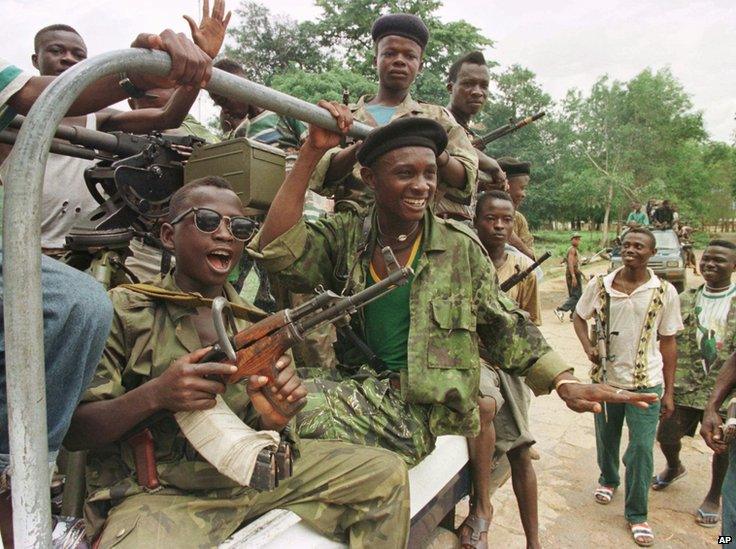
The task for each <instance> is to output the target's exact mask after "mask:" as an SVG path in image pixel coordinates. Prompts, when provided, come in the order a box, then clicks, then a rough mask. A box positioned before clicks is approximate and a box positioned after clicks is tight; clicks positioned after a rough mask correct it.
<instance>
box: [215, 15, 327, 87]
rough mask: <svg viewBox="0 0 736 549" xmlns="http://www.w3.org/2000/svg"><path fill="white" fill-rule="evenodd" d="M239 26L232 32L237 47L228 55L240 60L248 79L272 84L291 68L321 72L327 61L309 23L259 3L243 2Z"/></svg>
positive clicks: (228, 51) (230, 50) (228, 48)
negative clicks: (315, 44)
mask: <svg viewBox="0 0 736 549" xmlns="http://www.w3.org/2000/svg"><path fill="white" fill-rule="evenodd" d="M235 14H236V16H237V17H236V22H237V23H236V24H234V25H232V26H231V28H230V29H229V30H228V34H229V35H230V37H231V38H233V39H234V40H235V43H236V45H235V47H229V46H228V47H227V48H226V50H225V55H226V56H228V57H230V58H231V59H234V60H235V61H238V62H239V63H240V64H241V65H242V66H243V68H244V69H245V74H246V77H247V78H249V79H251V80H255V81H256V82H262V83H264V84H266V85H270V83H271V80H272V78H273V77H274V75H277V74H282V73H283V72H284V71H286V70H287V69H289V68H290V67H293V68H297V69H301V70H320V68H322V67H324V66H325V64H326V62H327V60H328V59H327V58H325V57H324V56H322V55H321V53H320V51H319V50H317V49H315V48H314V46H313V45H312V42H313V37H312V35H311V34H310V31H311V29H310V27H311V25H310V24H309V23H299V22H298V21H296V20H294V19H291V18H290V17H287V16H282V15H273V14H272V13H271V11H270V10H269V9H268V8H267V7H265V6H264V5H262V4H259V3H257V2H250V1H243V2H242V3H241V4H240V7H239V8H238V9H236V10H235Z"/></svg>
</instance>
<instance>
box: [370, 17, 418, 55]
mask: <svg viewBox="0 0 736 549" xmlns="http://www.w3.org/2000/svg"><path fill="white" fill-rule="evenodd" d="M371 36H373V42H378V41H379V40H380V39H381V38H383V37H384V36H403V37H404V38H408V39H409V40H414V42H416V43H417V44H419V45H420V46H421V47H422V51H424V48H426V47H427V41H428V40H429V29H427V25H425V24H424V21H422V20H421V19H420V18H419V17H417V16H416V15H412V14H411V13H391V14H388V15H382V16H381V17H379V18H378V19H376V21H375V22H374V23H373V28H372V29H371Z"/></svg>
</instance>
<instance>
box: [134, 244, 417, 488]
mask: <svg viewBox="0 0 736 549" xmlns="http://www.w3.org/2000/svg"><path fill="white" fill-rule="evenodd" d="M381 251H382V253H383V257H384V259H385V261H386V265H387V266H388V267H389V274H388V276H387V277H386V278H384V279H383V280H381V281H380V282H378V283H376V284H374V285H372V286H370V287H368V288H366V289H364V290H362V291H360V292H358V293H356V294H354V295H347V296H346V295H338V294H336V293H334V292H331V291H325V290H323V289H318V290H317V295H316V296H315V297H313V298H312V299H310V300H309V301H307V302H306V303H303V304H302V305H299V306H297V307H294V308H293V309H284V310H283V311H280V312H277V313H275V314H273V315H270V316H268V317H266V318H264V319H263V320H261V321H259V322H257V323H256V324H253V325H251V326H249V327H248V328H246V329H245V330H242V331H240V332H237V333H235V334H234V335H233V336H230V335H229V334H228V329H227V325H226V324H230V326H231V327H232V326H234V324H235V319H234V315H233V312H232V310H231V308H230V304H229V303H228V302H227V301H226V300H225V299H224V298H216V299H214V300H213V302H212V312H213V315H212V316H213V322H214V325H215V332H216V333H217V338H218V341H217V343H216V344H215V345H214V347H213V348H212V350H211V351H210V352H209V353H208V354H207V355H206V356H205V357H204V358H203V359H202V361H201V362H223V363H228V364H235V365H236V366H237V368H238V369H237V371H236V372H235V373H233V374H231V375H229V376H226V377H225V379H223V380H222V381H223V382H224V383H237V382H238V381H241V380H243V379H244V378H247V377H248V376H251V375H260V376H265V377H267V378H268V383H267V384H266V386H265V387H264V388H263V394H264V395H265V396H266V398H268V400H269V401H270V402H271V404H272V405H273V406H274V407H275V408H276V409H277V410H278V411H279V412H280V413H281V414H282V415H284V416H285V417H292V416H294V415H295V414H296V413H297V412H298V411H299V409H300V407H301V406H300V405H299V404H297V403H289V402H286V401H284V400H279V399H278V398H277V397H276V396H274V394H273V393H272V392H271V387H272V384H273V380H274V378H275V377H276V376H277V375H278V371H277V370H276V367H275V364H276V361H277V360H278V359H279V357H281V356H282V355H283V354H284V353H286V351H288V350H289V349H290V348H291V347H292V346H293V345H294V344H296V343H298V342H300V341H302V340H303V339H304V336H305V335H307V334H308V333H310V332H311V331H313V330H315V329H317V328H319V327H320V326H323V325H325V324H327V323H341V322H346V321H349V318H350V315H352V314H354V313H355V312H356V311H357V310H358V309H359V308H361V307H363V306H365V305H366V304H368V303H370V302H371V301H373V300H374V299H377V298H379V297H381V296H383V295H384V294H386V293H388V292H390V291H391V290H393V289H394V288H396V287H397V286H401V285H403V284H406V282H407V281H408V280H409V278H410V277H411V275H412V273H413V271H412V269H411V268H410V267H399V266H398V264H397V262H396V258H395V257H394V254H393V252H392V250H391V248H389V247H388V246H387V247H385V248H383V249H382V250H381ZM167 415H168V413H166V412H163V413H161V414H155V415H154V416H151V417H150V418H149V419H148V420H146V421H145V422H143V423H141V424H139V425H138V426H136V427H135V429H134V430H133V431H131V433H132V435H129V436H125V437H123V440H126V441H127V442H128V443H129V444H131V446H132V447H133V451H134V455H135V464H136V472H137V476H138V481H139V483H140V484H141V486H143V487H144V489H147V490H155V489H157V488H158V486H159V485H160V483H159V480H158V477H157V475H156V464H155V459H154V455H153V438H152V437H151V434H150V430H149V429H148V427H150V426H151V425H152V424H154V423H156V422H157V421H158V420H160V419H162V417H166V416H167ZM174 418H175V419H176V422H177V423H178V424H179V427H180V428H181V431H182V433H183V434H184V436H185V437H186V438H187V440H188V441H189V443H190V444H191V445H192V447H193V448H194V449H195V450H197V452H199V454H200V455H201V456H202V457H203V458H204V459H206V460H207V461H208V462H210V463H211V464H212V465H213V466H214V467H215V468H217V469H218V471H220V472H221V473H222V474H224V475H226V476H228V477H229V478H231V479H233V480H235V481H236V482H238V483H239V484H241V485H243V486H250V487H252V488H255V489H257V490H271V489H273V488H275V487H276V486H278V481H279V480H283V479H285V478H288V477H289V476H291V471H292V460H293V453H292V449H291V446H290V441H289V440H288V433H287V434H286V435H285V434H284V433H282V435H281V436H280V435H279V434H278V433H275V432H273V431H255V430H253V429H251V428H250V427H248V426H247V425H245V424H244V423H243V422H242V421H241V420H240V418H238V417H237V416H236V415H235V414H234V412H233V411H232V410H230V409H229V408H228V407H227V405H226V404H225V402H224V401H223V400H222V399H221V398H220V397H219V396H218V397H217V398H216V406H215V408H213V409H210V410H202V411H194V412H176V413H175V414H174ZM256 452H257V453H256Z"/></svg>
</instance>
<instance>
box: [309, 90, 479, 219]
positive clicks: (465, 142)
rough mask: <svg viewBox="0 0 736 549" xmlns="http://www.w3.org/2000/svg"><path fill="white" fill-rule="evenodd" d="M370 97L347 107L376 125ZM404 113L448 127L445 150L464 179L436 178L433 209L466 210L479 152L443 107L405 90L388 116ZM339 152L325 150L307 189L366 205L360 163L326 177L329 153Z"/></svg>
mask: <svg viewBox="0 0 736 549" xmlns="http://www.w3.org/2000/svg"><path fill="white" fill-rule="evenodd" d="M371 99H372V98H371V97H368V96H363V97H361V98H360V99H359V100H358V102H357V103H356V104H353V105H350V111H351V112H352V113H353V118H354V119H355V120H358V121H360V122H364V123H366V124H368V125H369V126H374V127H376V126H378V124H377V123H376V120H375V119H374V118H373V117H372V116H371V114H370V113H369V112H368V110H367V108H366V106H367V105H366V102H367V101H370V100H371ZM405 116H421V117H424V118H431V119H432V120H436V121H437V122H439V123H440V124H442V127H444V128H445V130H446V131H447V137H448V142H447V152H448V153H449V154H450V155H451V156H453V157H455V158H457V159H458V160H459V161H460V163H461V164H462V165H463V166H464V167H465V174H466V181H465V187H463V188H462V189H457V188H455V187H449V186H446V185H443V183H442V181H439V186H438V189H437V194H436V196H435V209H436V210H437V211H441V212H447V211H451V212H455V211H457V212H460V213H466V212H465V210H466V209H467V208H468V207H469V205H470V203H471V201H472V199H473V197H474V196H475V192H476V190H477V187H478V154H477V153H476V152H475V149H474V148H473V145H472V143H471V142H470V140H469V139H468V136H467V134H466V133H465V130H464V129H463V127H462V126H461V125H460V124H458V123H457V122H456V121H455V118H454V117H453V116H452V114H450V111H448V110H447V109H446V108H445V107H440V106H439V105H432V104H430V103H423V102H421V101H415V100H414V99H412V97H411V95H408V94H407V96H406V98H405V99H404V101H402V102H401V103H400V104H399V105H398V106H397V107H396V112H395V113H394V115H393V116H392V117H391V120H392V121H393V120H396V119H397V118H403V117H405ZM338 152H340V147H335V148H334V149H331V150H329V151H327V154H325V156H324V157H323V158H322V160H320V162H319V164H317V166H316V168H315V169H314V172H313V173H312V177H311V178H310V180H309V187H310V189H312V190H313V191H315V192H317V193H319V194H322V195H325V196H333V195H334V198H335V200H336V201H349V202H352V203H354V204H357V205H358V206H360V207H365V206H367V205H369V204H370V203H372V202H373V192H372V191H371V190H370V189H369V188H368V187H366V186H365V185H364V184H363V182H362V180H361V178H360V165H359V164H355V166H354V168H353V172H352V174H351V175H348V176H347V177H346V178H344V179H342V180H340V181H330V182H327V181H325V176H326V175H327V170H328V168H329V167H330V162H332V157H333V156H335V155H336V154H337V153H338Z"/></svg>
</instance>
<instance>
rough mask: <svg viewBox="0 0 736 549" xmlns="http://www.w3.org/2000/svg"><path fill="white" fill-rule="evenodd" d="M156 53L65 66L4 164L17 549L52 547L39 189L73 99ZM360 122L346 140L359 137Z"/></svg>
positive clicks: (281, 103)
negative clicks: (110, 76) (58, 133)
mask: <svg viewBox="0 0 736 549" xmlns="http://www.w3.org/2000/svg"><path fill="white" fill-rule="evenodd" d="M170 67H171V60H170V59H169V56H168V55H166V54H164V53H162V52H154V51H149V50H142V49H128V50H119V51H113V52H108V53H105V54H102V55H99V56H96V57H94V58H91V59H88V60H86V61H83V62H82V63H79V64H77V65H75V66H74V67H72V68H70V69H69V70H67V71H66V72H64V74H62V75H61V76H60V77H58V78H57V79H56V80H55V81H54V82H53V83H52V84H51V85H49V87H48V88H47V89H46V90H45V91H44V93H43V94H42V95H41V97H40V98H39V99H38V101H36V104H35V105H34V106H33V108H32V109H31V111H30V112H29V114H28V117H27V119H26V121H25V123H24V124H23V128H22V129H21V130H20V132H19V134H18V139H17V142H16V144H15V146H14V147H13V151H12V153H11V156H10V159H9V166H8V173H7V177H6V179H5V181H4V184H5V205H4V208H5V213H4V218H3V238H4V243H3V256H4V257H3V284H4V296H3V308H4V319H5V347H6V353H5V358H6V377H7V391H8V408H9V410H8V412H9V418H8V419H9V434H10V453H11V460H12V463H11V466H12V471H11V472H12V485H13V490H12V496H13V527H14V533H15V545H16V547H50V546H51V511H50V505H49V474H48V443H47V428H46V399H45V394H46V393H45V387H46V383H45V372H44V361H43V360H44V359H43V357H44V351H43V316H42V302H41V236H40V207H41V187H42V184H43V175H44V171H45V169H46V159H47V157H48V153H49V147H50V146H51V139H52V137H53V135H54V131H55V129H56V127H57V126H58V125H59V122H60V121H61V119H62V118H63V117H64V114H65V113H66V112H67V111H68V110H69V107H70V106H71V105H72V103H73V102H74V100H75V99H76V98H77V97H78V96H79V94H80V93H81V92H82V91H83V90H84V89H85V88H87V87H88V86H89V85H90V84H92V83H93V82H95V81H97V80H99V79H100V78H103V77H105V76H108V75H111V74H117V73H121V72H128V71H130V72H135V71H139V72H147V73H152V74H158V75H165V74H167V73H168V72H169V69H170ZM207 89H208V90H210V91H213V92H215V93H217V94H218V95H223V96H226V97H231V98H234V99H240V100H242V101H246V102H248V103H251V104H254V105H257V106H259V107H262V108H265V109H270V110H273V111H275V112H278V113H280V114H284V115H287V116H292V117H294V118H297V119H300V120H303V121H305V122H309V123H313V124H316V125H318V126H322V127H326V128H330V129H336V125H335V122H334V120H333V118H332V116H330V114H329V113H328V112H327V111H325V110H324V109H321V108H319V107H317V106H315V105H312V104H310V103H307V102H305V101H301V100H299V99H296V98H294V97H291V96H289V95H287V94H284V93H281V92H277V91H274V90H271V89H269V88H267V87H265V86H261V85H259V84H255V83H253V82H249V81H247V80H245V79H243V78H239V77H237V76H234V75H231V74H228V73H225V72H223V71H220V70H218V69H214V70H213V74H212V79H211V81H210V83H209V84H208V86H207ZM369 131H370V127H368V126H366V125H365V124H359V123H356V124H354V126H353V128H352V131H351V132H350V135H352V136H354V137H364V136H365V135H367V133H368V132H369Z"/></svg>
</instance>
